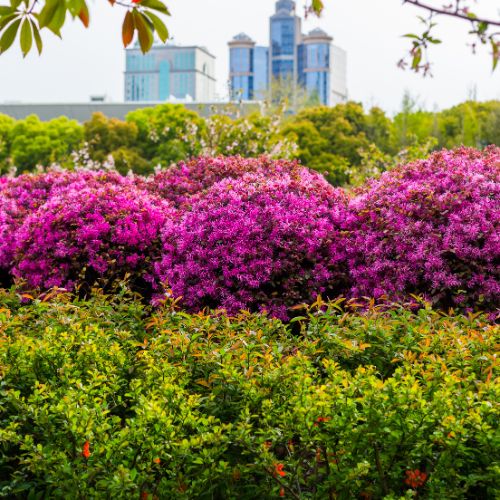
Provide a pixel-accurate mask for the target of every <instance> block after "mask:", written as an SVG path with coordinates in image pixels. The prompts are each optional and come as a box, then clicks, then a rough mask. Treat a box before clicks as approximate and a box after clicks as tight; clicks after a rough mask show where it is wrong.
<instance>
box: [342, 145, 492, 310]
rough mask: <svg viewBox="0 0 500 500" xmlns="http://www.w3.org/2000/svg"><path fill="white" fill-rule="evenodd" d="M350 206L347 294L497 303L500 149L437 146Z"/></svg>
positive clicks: (367, 189) (386, 176) (376, 183)
mask: <svg viewBox="0 0 500 500" xmlns="http://www.w3.org/2000/svg"><path fill="white" fill-rule="evenodd" d="M350 208H351V211H352V212H353V213H354V215H355V220H356V223H355V224H353V225H352V227H351V229H352V239H351V245H350V247H351V252H350V269H351V275H352V279H353V283H354V286H353V288H352V290H351V294H352V295H353V296H357V297H359V296H370V297H373V296H374V297H381V296H382V295H386V296H388V297H389V298H392V299H400V298H403V297H408V295H409V294H411V293H415V294H423V295H424V296H426V297H427V298H428V299H430V300H432V301H433V302H434V303H436V304H439V305H441V306H443V307H449V306H452V305H459V304H462V305H464V306H472V305H476V306H479V308H488V307H495V306H498V305H499V297H500V275H499V271H500V267H499V265H500V148H498V147H490V148H488V149H486V150H485V151H484V152H479V151H477V150H474V149H468V148H461V149H458V150H455V151H441V152H438V153H435V154H433V155H432V156H431V157H430V158H429V159H427V160H421V161H416V162H414V163H411V164H409V165H404V166H400V167H398V168H396V169H395V170H392V171H389V172H387V173H385V174H383V175H382V176H381V177H380V178H379V179H377V180H375V181H372V182H371V183H369V184H368V186H366V187H365V188H364V189H363V191H362V192H361V193H360V194H358V196H356V197H355V198H354V199H353V200H352V202H351V205H350Z"/></svg>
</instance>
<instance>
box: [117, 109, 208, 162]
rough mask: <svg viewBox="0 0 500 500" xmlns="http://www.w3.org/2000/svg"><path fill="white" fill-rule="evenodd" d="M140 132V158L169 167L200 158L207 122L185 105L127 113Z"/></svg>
mask: <svg viewBox="0 0 500 500" xmlns="http://www.w3.org/2000/svg"><path fill="white" fill-rule="evenodd" d="M126 121H127V122H128V123H130V124H135V125H136V127H137V130H138V135H137V144H138V150H139V151H138V152H139V154H140V156H142V157H143V158H145V159H146V160H148V161H150V162H152V164H153V165H161V166H164V167H165V166H168V165H170V164H172V163H174V162H178V161H180V160H184V159H186V158H189V157H191V156H196V155H198V154H200V152H201V149H202V145H201V139H202V137H203V135H204V130H205V121H204V120H203V118H201V117H200V116H199V115H198V114H197V113H196V112H194V111H190V110H188V109H186V108H185V107H184V106H183V105H182V104H161V105H159V106H155V107H151V108H143V109H137V110H135V111H131V112H130V113H128V115H127V117H126Z"/></svg>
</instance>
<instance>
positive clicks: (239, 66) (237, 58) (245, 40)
mask: <svg viewBox="0 0 500 500" xmlns="http://www.w3.org/2000/svg"><path fill="white" fill-rule="evenodd" d="M229 51H230V68H229V79H230V85H231V89H232V94H233V96H234V98H238V99H240V100H243V101H253V100H258V99H261V98H262V97H263V96H264V92H265V91H266V89H267V81H268V79H269V78H268V61H269V50H268V48H267V47H260V46H257V45H256V44H255V42H254V41H253V40H252V39H251V38H250V37H249V36H247V35H245V34H244V33H240V34H239V35H236V36H235V37H234V38H233V39H232V40H231V41H230V42H229ZM233 90H234V91H233Z"/></svg>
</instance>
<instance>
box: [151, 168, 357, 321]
mask: <svg viewBox="0 0 500 500" xmlns="http://www.w3.org/2000/svg"><path fill="white" fill-rule="evenodd" d="M318 179H321V177H319V176H317V175H316V174H315V173H312V172H309V171H308V170H307V169H304V168H302V170H301V171H298V172H293V175H292V173H285V172H282V173H281V175H272V176H266V175H263V174H246V175H244V176H243V177H241V178H239V179H225V180H222V181H220V182H218V183H216V184H214V185H213V186H212V187H211V188H209V189H208V191H207V192H206V193H204V194H203V196H198V197H195V198H194V201H193V202H192V206H191V207H190V208H189V209H187V210H186V211H185V212H184V213H183V214H182V216H181V218H180V221H174V220H167V222H166V225H165V229H164V232H163V242H164V244H163V259H162V261H161V263H160V264H159V265H157V266H156V269H157V272H158V275H159V279H160V280H161V281H165V282H166V283H167V284H168V286H169V287H170V288H171V289H172V292H173V295H174V296H175V297H182V300H181V303H182V304H183V305H184V306H185V307H186V308H188V309H190V310H200V309H203V308H204V307H211V308H223V309H226V310H227V312H228V313H230V314H233V313H237V312H238V311H240V310H241V309H245V310H252V311H255V310H263V309H265V310H267V311H268V312H269V313H270V314H271V315H273V316H276V317H279V318H284V319H285V318H287V317H288V311H287V308H288V307H289V306H293V305H296V304H300V303H302V302H308V301H311V300H313V299H314V298H315V297H316V295H317V294H323V295H325V296H329V295H331V296H337V295H339V294H341V293H343V292H344V291H345V289H346V281H345V280H346V275H347V271H346V268H345V246H346V243H345V239H346V236H345V234H344V232H343V231H342V224H343V223H344V221H345V220H346V217H347V198H346V196H345V195H344V193H343V192H342V191H340V190H336V189H334V188H332V187H331V186H330V185H329V184H328V183H327V182H326V181H325V180H323V181H322V182H321V183H320V182H319V180H318Z"/></svg>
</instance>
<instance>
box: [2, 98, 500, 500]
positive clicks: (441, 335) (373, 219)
mask: <svg viewBox="0 0 500 500" xmlns="http://www.w3.org/2000/svg"><path fill="white" fill-rule="evenodd" d="M353 106H354V105H352V104H349V105H346V107H345V108H342V109H343V110H344V111H347V110H349V109H353ZM173 109H176V108H174V107H165V108H160V110H158V109H157V108H155V109H150V110H141V111H137V112H134V113H137V115H136V119H137V123H136V125H135V126H136V127H137V130H136V133H137V137H140V140H139V143H140V144H141V148H143V149H141V150H140V151H139V150H138V149H134V148H135V147H136V146H133V144H134V142H133V141H134V140H135V139H133V140H132V139H131V142H130V144H129V146H124V148H125V149H123V150H122V153H123V154H124V155H130V154H134V155H137V156H135V157H134V158H135V159H134V160H133V161H134V162H137V163H135V164H137V165H138V164H139V163H138V162H140V161H144V162H145V163H144V165H149V166H151V165H152V164H153V163H154V162H153V160H155V159H157V158H163V159H165V158H169V160H168V161H169V162H170V163H171V162H175V163H174V164H172V165H170V166H165V165H164V167H163V168H158V169H152V171H151V172H150V173H147V172H149V170H148V169H149V168H150V167H148V169H146V170H144V171H143V173H144V175H141V174H140V173H137V172H136V173H134V172H132V171H129V170H130V169H129V168H128V167H127V169H126V170H120V168H119V167H118V164H117V163H116V162H115V159H113V161H110V160H109V158H107V156H106V155H107V153H103V154H104V156H102V157H100V158H97V157H93V155H94V154H95V151H97V149H95V150H94V152H92V150H91V147H92V146H91V142H88V143H87V150H86V151H83V152H81V151H80V152H77V153H75V154H74V155H73V158H72V160H71V161H72V164H71V166H68V165H65V164H64V161H63V160H62V159H61V158H56V155H55V153H54V152H55V151H56V149H54V148H53V146H52V145H50V141H49V142H46V141H45V140H44V139H37V137H36V136H33V141H32V142H29V141H28V142H27V143H26V145H25V146H22V147H21V148H20V151H24V150H25V148H28V147H29V145H30V144H31V145H33V144H36V143H37V141H38V144H39V145H40V146H41V145H43V144H45V146H44V147H47V148H48V150H50V151H51V154H54V156H53V157H52V159H51V161H56V162H59V163H60V164H59V165H55V166H52V167H51V168H48V169H44V170H42V171H34V172H28V173H22V169H21V171H18V172H17V173H16V174H17V175H7V176H2V177H0V496H1V497H5V498H14V499H22V498H30V499H31V498H82V499H84V498H85V499H87V498H127V499H128V498H140V499H142V500H145V499H150V500H156V499H170V498H179V499H191V498H201V499H204V498H207V499H214V498H228V499H229V498H243V499H246V498H248V499H254V498H255V499H257V498H258V499H261V498H262V499H267V498H269V499H272V498H282V497H284V498H295V499H302V498H314V499H334V498H339V499H346V500H347V499H352V498H356V499H382V498H383V499H387V500H392V499H404V498H407V499H408V498H426V499H448V498H450V499H462V498H465V499H490V498H492V499H493V498H498V497H500V481H499V477H500V463H499V461H498V457H499V456H500V435H499V433H498V421H499V418H500V411H499V408H500V406H499V402H500V401H499V393H500V377H499V374H498V345H499V341H500V335H499V329H498V325H497V323H496V321H497V320H498V317H499V311H500V147H498V146H495V145H490V146H487V147H485V148H483V149H476V148H472V147H465V146H462V147H458V148H454V149H453V148H451V149H440V150H438V151H435V152H433V153H432V154H430V155H429V154H427V155H426V157H425V158H423V159H411V157H412V155H414V156H415V157H416V158H418V157H419V156H422V155H424V151H426V150H427V149H428V148H427V147H426V146H425V147H424V146H422V143H418V142H417V143H415V142H414V143H413V146H411V147H410V148H409V149H408V151H409V150H410V149H411V150H412V151H413V153H411V154H410V153H408V152H407V153H405V154H409V156H404V157H401V156H397V155H396V156H393V157H391V159H390V161H386V159H387V158H389V156H387V157H383V156H380V155H381V154H382V155H383V153H381V152H380V150H378V148H377V150H375V149H374V148H375V147H376V146H373V144H372V145H370V144H369V143H367V147H368V149H367V150H366V153H363V152H362V150H361V149H360V148H359V147H358V145H353V146H352V148H353V149H352V150H351V151H355V152H356V154H359V152H360V151H361V156H362V158H365V160H366V161H367V162H368V163H365V166H369V167H370V168H369V169H368V170H366V176H371V175H373V173H374V172H375V170H376V172H375V173H376V175H375V176H373V178H371V179H368V180H366V179H365V178H364V174H363V175H361V174H360V172H361V170H358V171H357V173H356V176H354V174H352V175H353V177H352V178H350V179H349V181H348V182H346V183H344V182H337V181H333V180H332V179H333V178H332V175H333V174H332V172H333V173H334V174H335V175H337V174H338V173H339V170H338V169H337V170H335V168H336V167H335V168H334V169H330V170H329V171H328V172H327V173H326V175H323V173H322V169H321V168H319V167H317V166H315V169H310V168H307V167H306V166H304V165H303V164H302V163H301V162H300V161H298V160H297V159H296V158H294V156H293V155H292V156H290V157H289V158H287V157H286V155H284V154H283V151H284V149H283V148H285V149H286V148H287V147H289V145H290V144H291V143H292V142H293V141H297V138H295V139H293V141H292V142H287V141H288V139H286V138H284V136H283V137H281V139H280V140H278V141H276V142H273V141H274V140H275V137H274V136H273V135H272V134H269V135H267V134H266V133H263V134H264V135H265V136H266V139H265V141H268V142H266V143H264V142H262V141H263V139H262V137H261V136H258V135H256V136H255V138H254V140H255V144H257V145H260V146H262V149H259V148H256V149H254V150H252V151H239V150H238V147H239V145H238V144H239V142H238V140H239V138H238V135H236V136H233V137H232V138H231V141H233V142H232V143H231V144H234V149H235V150H236V151H235V150H233V149H231V150H227V151H229V152H231V153H238V152H240V153H242V155H238V154H232V155H229V156H228V155H227V151H226V152H225V153H226V154H225V155H222V154H220V155H218V154H217V153H218V152H217V151H213V150H210V149H208V150H202V151H197V150H192V151H191V150H189V151H188V150H186V148H189V147H190V144H191V142H190V140H191V139H190V138H192V137H194V136H196V134H197V133H198V132H197V130H198V131H199V130H203V129H204V127H206V129H205V130H208V129H209V128H210V126H211V125H210V124H207V123H206V122H200V128H199V129H196V130H195V129H194V128H189V127H188V126H187V125H186V130H185V135H184V136H182V137H181V138H179V136H175V135H172V136H171V137H170V136H169V137H170V138H169V140H164V137H165V136H164V135H163V134H166V135H167V136H168V134H178V133H179V128H180V127H181V125H178V126H176V127H175V131H173V130H172V129H171V128H170V125H169V123H170V122H168V120H167V121H162V119H163V118H164V117H165V116H166V114H168V113H170V112H171V111H172V110H173ZM335 109H336V110H337V111H332V113H336V112H338V110H339V109H340V108H334V110H335ZM165 113H166V114H165ZM304 113H309V115H308V116H309V117H310V119H311V120H313V115H314V114H315V113H316V115H314V119H316V118H317V119H318V122H317V123H316V125H315V126H317V127H320V125H319V123H320V122H321V116H322V113H326V112H325V111H324V110H317V109H316V110H305V111H304ZM145 114H147V115H148V117H147V119H144V120H142V119H140V118H144V115H145ZM174 114H175V113H174ZM372 115H373V112H372ZM364 116H365V115H364ZM299 117H300V118H299ZM379 117H380V116H379ZM330 118H332V117H330ZM382 118H383V117H382ZM157 119H158V121H156V120H157ZM255 119H257V118H255ZM258 119H259V120H268V121H267V122H266V123H267V125H262V126H265V127H266V126H269V127H278V126H279V127H281V126H282V124H281V123H274V122H273V121H272V118H269V117H267V118H266V117H258ZM292 119H293V120H299V119H300V120H301V121H302V125H304V120H305V118H304V115H301V114H300V113H299V114H298V115H297V116H296V117H294V118H292ZM292 119H291V120H292ZM332 119H333V118H332ZM30 120H31V119H27V121H30ZM102 120H104V121H106V123H105V124H104V125H105V127H104V129H106V127H108V125H109V124H110V121H107V119H103V117H94V119H93V120H92V122H94V124H95V125H96V126H97V122H99V121H102ZM212 120H221V123H222V122H226V124H227V126H226V125H224V127H226V128H225V129H224V127H222V128H217V126H215V125H213V122H212V125H213V128H212V131H211V132H210V133H208V132H207V134H208V135H207V136H206V137H211V138H212V139H213V138H214V137H215V134H216V132H217V133H219V132H221V130H226V131H227V132H229V131H231V130H233V131H234V129H233V127H232V125H230V124H231V123H233V122H232V121H231V120H232V119H231V118H228V117H222V118H221V117H217V118H212ZM241 120H242V122H241V126H242V131H243V130H246V131H247V132H248V134H250V135H251V129H250V130H248V129H247V128H246V127H247V125H245V123H247V122H246V121H245V120H248V118H244V119H243V118H242V119H241ZM31 121H32V122H33V123H34V120H31ZM63 121H64V120H63ZM341 121H342V120H341V119H340V118H339V122H338V123H337V125H338V126H340V125H339V123H340V122H341ZM2 123H3V122H2V121H1V120H0V135H1V130H2V126H3V125H2ZM129 124H130V122H125V123H122V122H117V121H114V122H113V126H112V127H109V129H110V130H111V128H113V127H116V129H115V132H114V133H116V137H115V136H113V134H111V133H110V135H109V136H106V137H107V139H105V138H104V136H103V139H102V143H103V144H105V143H106V140H108V139H109V144H113V141H115V140H116V139H117V138H121V139H123V138H125V137H126V136H127V132H126V130H127V127H129ZM152 124H154V128H151V127H152ZM325 124H326V122H325ZM18 125H19V123H18V124H15V125H14V127H16V126H18ZM66 125H68V123H66ZM302 125H301V126H302ZM43 126H48V125H43ZM88 126H89V125H88V124H86V125H85V127H87V128H88ZM325 126H326V125H325ZM122 127H125V129H124V130H122ZM304 127H305V128H304V138H307V140H312V139H313V137H314V135H311V134H309V133H308V132H307V129H308V127H309V125H307V126H306V125H304ZM346 127H347V125H346ZM104 129H103V130H104ZM158 130H162V132H161V134H160V135H155V134H157V132H158ZM79 131H80V132H81V131H82V130H81V128H79V127H75V128H74V132H75V136H74V137H75V138H76V136H77V135H78V133H80V132H79ZM259 133H262V132H259ZM280 133H281V132H280ZM241 134H243V132H241ZM324 134H326V132H322V133H321V136H322V137H327V135H324ZM69 135H71V134H69ZM347 135H348V134H347ZM9 137H11V136H9ZM16 137H17V136H16ZM19 137H21V136H19ZM67 137H68V136H64V135H62V134H61V135H59V134H57V133H56V132H55V133H54V136H53V140H54V141H58V140H59V141H60V142H59V144H60V145H61V151H63V149H64V147H65V146H64V144H65V141H66V140H67ZM176 137H177V139H176ZM220 137H223V136H222V135H221V136H220ZM228 137H229V136H228ZM121 139H120V140H121ZM212 139H211V140H212ZM351 139H352V138H351ZM351 139H349V138H348V137H347V136H346V137H345V140H346V144H347V143H348V142H350V141H351ZM78 140H83V139H82V137H80V139H78ZM304 140H306V139H304ZM412 140H413V139H412ZM290 141H291V139H290ZM339 141H340V139H339ZM243 142H244V141H243ZM299 142H300V141H299ZM28 143H29V144H28ZM76 143H77V142H75V143H74V144H76ZM139 143H138V144H139ZM99 144H100V141H99V142H96V143H95V144H94V146H95V148H97V147H98V145H99ZM222 144H224V141H223V140H222V139H221V140H220V142H219V141H218V140H216V141H215V142H213V143H212V145H209V144H208V143H205V146H203V147H207V148H212V147H215V146H217V147H220V146H221V145H222ZM249 144H251V142H247V143H246V145H247V146H248V145H249ZM295 144H297V143H296V142H295ZM11 146H12V145H11ZM74 147H75V146H74V145H73V146H71V148H74ZM106 147H108V146H106ZM111 147H112V146H109V148H111ZM269 147H274V148H275V149H274V153H275V154H270V153H269V151H268V149H269ZM321 147H323V146H321ZM335 147H337V148H338V149H337V151H338V152H339V154H340V151H342V148H341V143H340V142H339V143H337V145H336V146H335ZM127 148H128V149H127ZM412 148H413V149H412ZM11 151H12V150H11ZM207 151H210V154H208V153H207ZM298 151H300V149H299V150H298ZM302 151H305V150H302ZM203 152H205V153H207V154H202V155H201V156H193V157H192V158H191V159H184V158H185V156H186V155H187V156H191V155H196V154H198V153H203ZM219 152H220V151H219ZM263 153H267V154H263ZM301 154H302V153H301ZM304 154H305V153H304ZM342 154H344V153H342ZM345 154H347V153H345ZM79 155H80V156H79ZM168 155H172V156H170V157H169V156H168ZM175 155H178V157H176V156H175ZM363 155H364V156H363ZM388 155H389V153H388ZM63 156H64V155H63ZM113 156H114V158H115V155H113ZM280 156H284V157H285V158H284V159H283V158H281V159H277V158H276V157H280ZM313 156H314V155H313ZM116 157H118V156H117V155H116ZM124 157H125V156H124ZM127 157H129V156H127ZM5 158H7V157H6V156H4V160H5ZM26 158H29V154H27V156H26ZM299 158H300V156H299ZM398 158H399V160H398ZM141 159H142V160H141ZM330 160H332V158H331V157H330V156H325V162H330ZM365 160H363V159H360V162H363V161H365ZM402 160H404V161H402ZM0 161H1V159H0ZM5 161H7V162H10V160H9V159H7V160H5ZM17 161H19V160H17ZM155 161H156V160H155ZM339 161H340V160H339ZM333 164H334V163H331V165H333ZM160 165H161V162H160ZM360 165H361V163H360ZM381 165H383V167H381ZM344 166H345V168H346V170H345V172H353V170H352V164H351V163H349V164H347V163H346V164H345V165H344ZM367 168H368V167H367ZM374 169H375V170H374ZM26 170H28V171H29V170H32V168H31V167H29V168H27V169H26ZM35 170H36V169H35ZM124 174H126V175H124ZM349 175H351V174H349ZM354 179H356V182H354ZM351 180H352V181H353V182H351ZM336 184H347V185H346V186H344V187H337V186H335V185H336ZM352 184H357V186H353V185H352Z"/></svg>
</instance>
